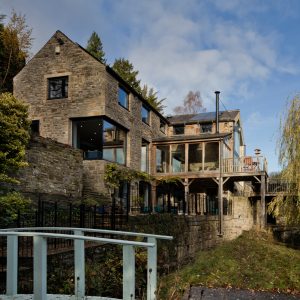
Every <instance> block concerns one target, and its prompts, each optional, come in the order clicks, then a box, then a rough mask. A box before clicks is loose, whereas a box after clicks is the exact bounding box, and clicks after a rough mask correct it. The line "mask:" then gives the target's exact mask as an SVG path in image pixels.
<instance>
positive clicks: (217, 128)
mask: <svg viewBox="0 0 300 300" xmlns="http://www.w3.org/2000/svg"><path fill="white" fill-rule="evenodd" d="M215 94H216V133H219V95H220V92H219V91H215Z"/></svg>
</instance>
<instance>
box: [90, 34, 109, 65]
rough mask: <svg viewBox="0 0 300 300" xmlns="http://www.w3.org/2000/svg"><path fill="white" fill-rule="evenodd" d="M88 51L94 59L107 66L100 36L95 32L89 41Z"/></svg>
mask: <svg viewBox="0 0 300 300" xmlns="http://www.w3.org/2000/svg"><path fill="white" fill-rule="evenodd" d="M86 50H87V51H88V52H89V53H90V54H92V55H93V56H94V57H96V58H97V59H99V60H100V61H101V62H102V63H103V64H106V59H105V52H104V50H103V45H102V42H101V39H100V37H99V35H98V34H97V33H96V32H95V31H93V33H92V35H91V37H90V38H89V40H88V43H87V46H86Z"/></svg>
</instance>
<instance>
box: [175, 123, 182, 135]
mask: <svg viewBox="0 0 300 300" xmlns="http://www.w3.org/2000/svg"><path fill="white" fill-rule="evenodd" d="M179 128H180V129H181V128H182V129H183V131H182V130H180V131H178V130H179ZM184 129H185V128H184V124H178V125H173V134H174V135H181V134H184Z"/></svg>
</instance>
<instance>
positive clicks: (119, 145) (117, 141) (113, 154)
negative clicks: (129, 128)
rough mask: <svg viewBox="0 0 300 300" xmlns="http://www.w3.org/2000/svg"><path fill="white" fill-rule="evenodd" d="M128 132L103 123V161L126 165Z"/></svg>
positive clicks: (105, 122)
mask: <svg viewBox="0 0 300 300" xmlns="http://www.w3.org/2000/svg"><path fill="white" fill-rule="evenodd" d="M125 144H126V132H125V131H124V130H122V129H121V128H119V127H118V126H116V125H114V124H112V123H110V122H108V121H104V122H103V159H106V160H109V161H113V162H117V163H119V164H125Z"/></svg>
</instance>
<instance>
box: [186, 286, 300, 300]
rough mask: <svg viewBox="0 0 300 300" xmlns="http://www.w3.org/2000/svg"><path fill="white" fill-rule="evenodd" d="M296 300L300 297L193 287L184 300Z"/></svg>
mask: <svg viewBox="0 0 300 300" xmlns="http://www.w3.org/2000/svg"><path fill="white" fill-rule="evenodd" d="M268 299H272V300H295V299H300V296H293V295H286V294H278V293H277V294H276V293H269V292H257V291H255V292H254V291H249V290H238V289H224V288H206V287H201V286H200V287H199V286H198V287H197V286H193V287H191V289H190V290H189V292H187V293H186V294H185V295H184V297H183V299H182V300H268Z"/></svg>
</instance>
